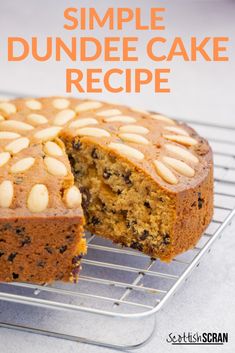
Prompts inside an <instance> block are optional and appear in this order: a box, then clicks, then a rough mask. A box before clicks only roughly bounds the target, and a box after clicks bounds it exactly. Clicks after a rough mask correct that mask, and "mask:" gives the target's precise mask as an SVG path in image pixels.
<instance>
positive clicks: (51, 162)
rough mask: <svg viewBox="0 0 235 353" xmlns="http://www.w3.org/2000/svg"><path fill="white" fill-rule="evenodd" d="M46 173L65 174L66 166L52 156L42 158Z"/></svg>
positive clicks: (66, 172)
mask: <svg viewBox="0 0 235 353" xmlns="http://www.w3.org/2000/svg"><path fill="white" fill-rule="evenodd" d="M44 163H45V165H46V168H47V171H48V173H50V174H52V175H56V176H66V175H67V174H68V171H67V168H66V166H65V165H64V163H62V162H60V161H58V160H57V159H55V158H52V157H46V158H44Z"/></svg>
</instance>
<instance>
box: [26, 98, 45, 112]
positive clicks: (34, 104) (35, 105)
mask: <svg viewBox="0 0 235 353" xmlns="http://www.w3.org/2000/svg"><path fill="white" fill-rule="evenodd" d="M25 105H26V107H27V108H29V109H32V110H40V109H42V103H40V102H39V101H37V100H36V99H30V100H27V101H26V102H25Z"/></svg>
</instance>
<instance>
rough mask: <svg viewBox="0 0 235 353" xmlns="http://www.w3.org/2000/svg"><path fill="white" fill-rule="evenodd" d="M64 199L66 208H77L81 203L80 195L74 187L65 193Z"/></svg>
mask: <svg viewBox="0 0 235 353" xmlns="http://www.w3.org/2000/svg"><path fill="white" fill-rule="evenodd" d="M64 199H65V202H66V204H67V206H68V208H76V207H79V206H80V205H81V202H82V197H81V193H80V191H79V190H78V188H77V187H76V186H72V187H71V188H70V189H68V190H67V191H66V192H65V196H64Z"/></svg>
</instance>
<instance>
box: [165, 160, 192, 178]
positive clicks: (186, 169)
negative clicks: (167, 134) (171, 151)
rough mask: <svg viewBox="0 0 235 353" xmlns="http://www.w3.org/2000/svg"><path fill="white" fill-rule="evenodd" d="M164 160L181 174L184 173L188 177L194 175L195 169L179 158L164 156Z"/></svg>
mask: <svg viewBox="0 0 235 353" xmlns="http://www.w3.org/2000/svg"><path fill="white" fill-rule="evenodd" d="M162 160H163V162H165V163H166V164H168V165H169V166H170V167H171V168H173V169H174V170H176V171H177V172H178V173H179V174H182V175H184V176H187V177H190V178H191V177H193V176H194V174H195V171H194V169H193V168H191V167H190V166H189V165H188V164H186V163H184V162H182V161H180V160H179V159H175V158H171V157H163V159H162Z"/></svg>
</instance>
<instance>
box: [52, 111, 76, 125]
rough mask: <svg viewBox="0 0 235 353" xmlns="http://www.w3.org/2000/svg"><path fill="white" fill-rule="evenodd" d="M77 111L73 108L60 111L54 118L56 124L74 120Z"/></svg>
mask: <svg viewBox="0 0 235 353" xmlns="http://www.w3.org/2000/svg"><path fill="white" fill-rule="evenodd" d="M75 116H76V113H75V111H73V110H72V109H65V110H62V111H61V112H59V113H58V114H57V115H56V117H55V119H54V124H55V125H60V126H62V125H65V124H67V123H68V122H69V121H70V120H72V119H73V118H75Z"/></svg>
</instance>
